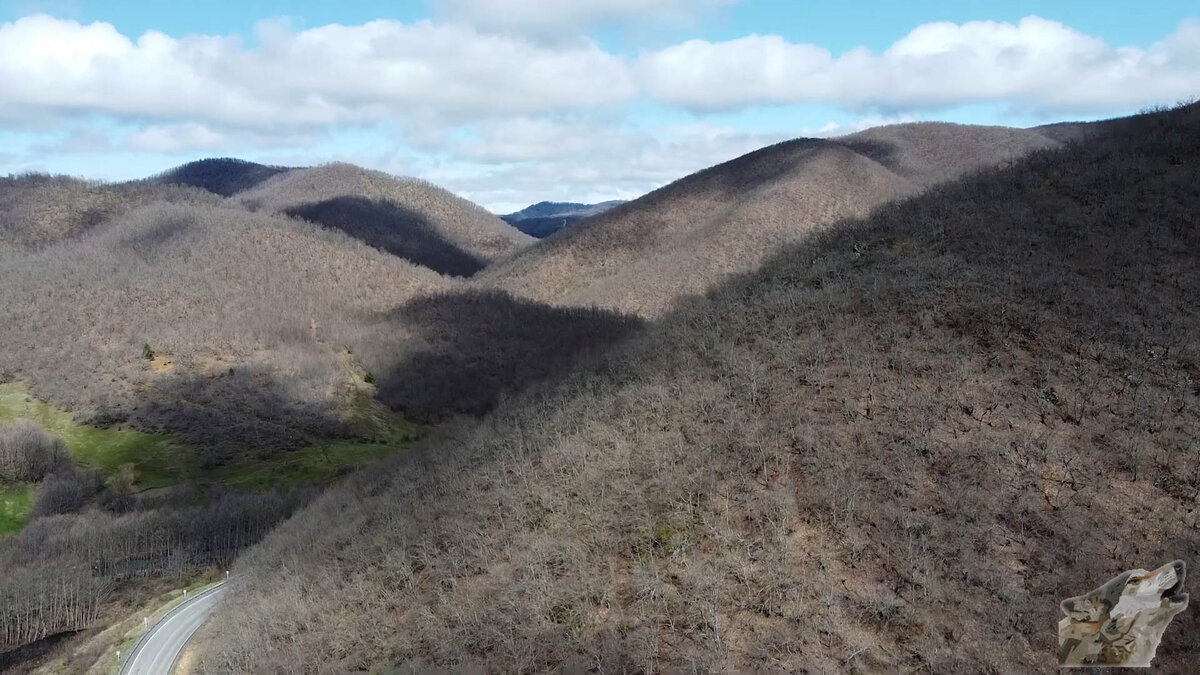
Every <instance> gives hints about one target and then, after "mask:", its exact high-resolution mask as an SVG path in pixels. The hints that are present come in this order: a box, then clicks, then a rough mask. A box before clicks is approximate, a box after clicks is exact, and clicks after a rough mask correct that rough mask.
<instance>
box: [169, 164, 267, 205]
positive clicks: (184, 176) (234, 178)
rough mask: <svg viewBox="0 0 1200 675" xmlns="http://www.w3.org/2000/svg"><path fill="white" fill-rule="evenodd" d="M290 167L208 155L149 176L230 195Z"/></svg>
mask: <svg viewBox="0 0 1200 675" xmlns="http://www.w3.org/2000/svg"><path fill="white" fill-rule="evenodd" d="M290 170H291V169H288V168H287V167H282V166H266V165H263V164H257V163H255V162H247V161H245V160H241V159H232V158H211V159H201V160H198V161H195V162H189V163H187V164H184V165H183V166H180V167H176V168H174V169H172V170H170V171H167V172H166V173H164V174H161V175H159V176H156V177H154V178H150V179H148V180H150V181H151V182H156V183H167V184H177V185H190V186H192V187H198V188H201V189H203V190H208V191H209V192H212V193H214V194H217V195H220V196H222V197H230V196H233V195H235V194H237V193H239V192H244V191H246V190H249V189H250V188H252V187H254V186H256V185H258V184H259V183H263V182H265V181H267V180H268V179H270V178H273V177H274V176H277V175H279V174H281V173H286V172H288V171H290Z"/></svg>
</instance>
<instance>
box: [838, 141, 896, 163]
mask: <svg viewBox="0 0 1200 675" xmlns="http://www.w3.org/2000/svg"><path fill="white" fill-rule="evenodd" d="M838 144H839V145H841V146H843V147H846V148H849V149H851V150H853V151H854V152H857V153H858V154H860V155H862V156H863V157H866V158H867V159H869V160H872V161H874V162H876V163H878V164H881V165H883V166H884V167H887V168H888V169H892V168H894V167H895V166H896V165H897V164H898V163H899V161H900V160H899V157H898V156H897V155H898V152H899V148H897V147H896V144H895V143H886V142H884V141H877V140H873V139H869V138H843V139H839V140H838Z"/></svg>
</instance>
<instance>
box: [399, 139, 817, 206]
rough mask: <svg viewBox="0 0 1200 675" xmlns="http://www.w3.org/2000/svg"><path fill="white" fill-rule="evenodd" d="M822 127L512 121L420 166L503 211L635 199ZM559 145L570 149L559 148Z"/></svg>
mask: <svg viewBox="0 0 1200 675" xmlns="http://www.w3.org/2000/svg"><path fill="white" fill-rule="evenodd" d="M816 133H817V130H804V129H797V130H794V131H789V132H764V133H756V132H746V131H743V130H738V129H733V128H728V127H722V126H717V125H712V124H707V123H702V122H697V123H693V124H678V125H669V126H663V127H656V128H650V129H640V128H631V127H627V126H618V125H614V124H613V123H612V122H611V121H610V120H603V119H580V118H573V119H557V120H539V121H537V122H536V123H530V121H528V120H513V121H509V122H501V123H488V124H486V125H481V126H480V127H479V128H477V129H474V130H473V133H472V134H471V139H470V140H467V141H459V142H456V143H452V144H450V145H448V146H447V148H448V152H449V153H450V154H449V156H446V157H443V158H441V159H440V160H439V161H436V162H431V163H427V164H424V165H421V164H417V165H413V164H411V163H407V162H406V163H404V164H403V165H402V166H391V165H388V164H384V165H382V166H380V168H384V169H385V170H390V171H403V170H407V171H415V172H416V173H419V174H420V175H421V176H422V177H423V178H426V179H428V180H431V181H433V182H435V183H437V184H439V185H442V186H444V187H447V188H449V189H451V190H454V191H455V192H457V193H459V194H461V195H463V196H465V197H467V198H468V199H471V200H473V201H476V202H478V203H480V204H483V205H485V206H487V207H488V208H490V209H492V210H494V211H496V212H500V213H504V212H509V211H515V210H517V209H519V208H524V207H525V206H528V205H529V204H531V203H533V202H536V201H540V200H543V199H549V200H559V201H562V200H573V201H603V200H608V199H631V198H634V197H638V196H640V195H642V194H645V193H646V192H648V191H650V190H653V189H654V188H657V187H660V186H662V185H665V184H666V183H669V182H671V181H673V180H676V179H678V178H682V177H683V176H686V175H688V174H690V173H693V172H695V171H698V170H700V169H703V168H705V167H708V166H711V165H713V164H717V163H720V162H724V161H727V160H730V159H733V158H735V157H738V156H740V155H743V154H745V153H747V152H750V151H752V150H756V149H758V148H761V147H763V146H764V145H769V144H771V143H774V142H777V141H781V140H785V139H787V138H791V137H793V136H796V135H809V134H813V135H815V134H816ZM555 148H564V149H563V150H562V151H561V152H559V151H556V150H555Z"/></svg>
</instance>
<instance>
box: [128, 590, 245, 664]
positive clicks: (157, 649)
mask: <svg viewBox="0 0 1200 675" xmlns="http://www.w3.org/2000/svg"><path fill="white" fill-rule="evenodd" d="M224 592H225V583H224V582H221V583H219V584H216V585H215V586H212V587H210V588H209V589H208V590H206V591H204V592H202V593H197V594H196V595H195V596H194V597H191V598H188V599H187V600H186V601H184V602H183V603H181V604H180V605H179V606H177V607H176V608H175V609H172V610H171V611H169V612H167V613H166V614H165V615H163V618H161V619H159V620H158V623H156V624H154V626H152V627H151V628H150V630H148V631H146V633H145V635H143V636H142V637H141V639H140V640H138V641H137V644H136V645H134V646H133V650H132V651H131V652H129V656H128V657H127V658H126V659H125V665H123V666H122V667H121V675H170V674H171V672H172V671H174V670H175V662H176V661H178V660H179V655H180V654H182V653H183V648H184V646H185V645H187V641H188V639H189V638H191V637H192V633H195V632H196V629H198V628H200V626H202V625H203V624H204V622H205V620H207V619H208V615H209V614H211V613H212V610H213V607H215V606H216V604H217V601H218V600H220V599H221V596H222V595H223V594H224Z"/></svg>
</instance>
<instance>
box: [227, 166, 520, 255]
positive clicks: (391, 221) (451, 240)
mask: <svg viewBox="0 0 1200 675" xmlns="http://www.w3.org/2000/svg"><path fill="white" fill-rule="evenodd" d="M235 199H236V200H237V201H238V203H240V204H242V205H244V206H246V207H247V208H249V209H251V210H255V211H265V212H268V213H286V214H290V215H295V216H299V217H303V218H305V219H308V220H312V221H313V222H316V223H318V224H321V225H325V226H326V227H332V228H335V229H342V230H344V231H346V232H347V234H350V235H351V236H353V237H355V238H358V239H361V240H362V241H365V242H366V243H368V244H370V245H372V246H375V247H379V248H383V249H385V250H388V251H389V252H391V253H393V254H395V255H400V256H401V257H404V258H407V259H410V260H414V261H415V262H418V263H419V264H429V265H432V266H433V267H435V268H437V269H439V271H443V272H446V273H449V274H455V275H458V276H468V275H470V274H472V273H474V272H475V271H477V270H478V269H480V268H482V267H483V266H485V265H487V264H489V263H491V262H493V261H495V260H497V259H499V258H502V257H504V256H508V255H511V254H513V253H515V252H516V251H518V250H519V249H521V248H523V247H525V246H527V245H528V244H529V243H531V242H532V241H533V238H532V237H530V236H528V235H526V234H523V233H522V232H520V231H518V230H517V229H515V228H513V227H512V226H510V225H508V224H507V223H505V222H504V221H502V220H500V219H499V218H497V217H496V216H494V215H492V214H491V213H488V212H487V211H485V210H484V209H482V208H480V207H479V206H477V205H475V204H472V203H471V202H469V201H467V200H465V199H462V198H461V197H457V196H455V195H453V194H451V193H450V192H447V191H446V190H443V189H441V188H439V187H437V186H434V185H432V184H430V183H426V182H424V181H420V180H416V179H411V178H396V177H393V176H389V175H387V174H385V173H383V172H380V171H370V170H367V169H363V168H360V167H357V166H353V165H350V164H329V165H327V166H321V167H316V168H312V169H296V170H293V171H289V172H287V173H284V174H281V175H278V176H275V177H274V178H271V179H270V180H268V181H266V182H264V183H262V184H260V185H258V186H257V187H255V188H253V189H250V190H247V191H245V192H243V193H240V194H238V195H237V196H236V197H235ZM422 261H424V262H422Z"/></svg>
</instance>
